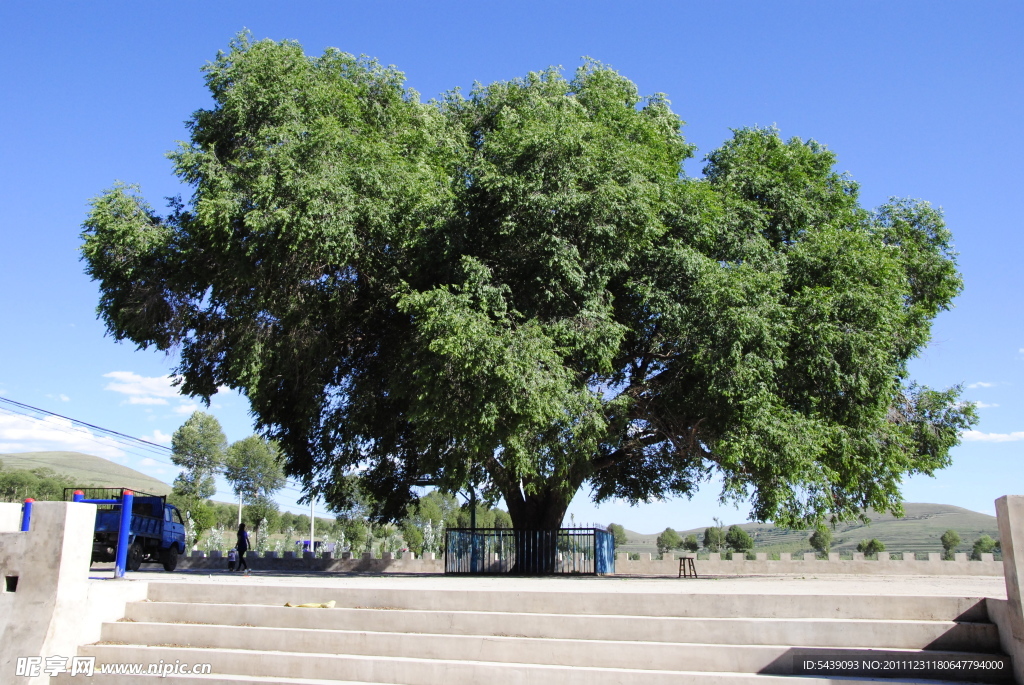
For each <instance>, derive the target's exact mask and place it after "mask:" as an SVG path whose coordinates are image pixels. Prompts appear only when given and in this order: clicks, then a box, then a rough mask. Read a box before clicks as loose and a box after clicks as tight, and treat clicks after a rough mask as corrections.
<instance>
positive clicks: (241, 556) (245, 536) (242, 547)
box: [235, 530, 249, 571]
mask: <svg viewBox="0 0 1024 685" xmlns="http://www.w3.org/2000/svg"><path fill="white" fill-rule="evenodd" d="M235 547H237V548H238V570H239V571H241V570H242V569H243V568H244V569H245V570H246V571H248V570H249V564H247V563H246V562H245V553H246V552H248V551H249V533H248V531H244V530H240V531H238V544H236V545H235Z"/></svg>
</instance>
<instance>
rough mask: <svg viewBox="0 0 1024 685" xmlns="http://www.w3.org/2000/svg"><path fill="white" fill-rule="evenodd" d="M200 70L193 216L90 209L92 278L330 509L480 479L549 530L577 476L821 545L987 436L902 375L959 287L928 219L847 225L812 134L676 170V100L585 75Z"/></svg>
mask: <svg viewBox="0 0 1024 685" xmlns="http://www.w3.org/2000/svg"><path fill="white" fill-rule="evenodd" d="M205 72H206V80H207V86H208V87H209V89H210V93H211V95H212V98H213V105H212V107H211V108H209V109H201V110H198V111H197V112H196V113H195V114H194V115H193V116H192V119H191V120H190V122H189V128H190V133H191V139H190V141H188V142H186V143H183V144H182V145H181V146H180V147H179V148H178V149H177V150H176V151H175V152H173V153H172V154H171V159H172V161H173V162H174V164H175V169H176V172H177V174H178V176H179V178H180V179H181V180H182V181H184V182H185V183H187V184H189V185H190V186H191V188H192V191H193V192H192V194H191V198H190V200H189V201H188V203H187V204H185V203H182V202H180V201H177V200H175V201H173V202H172V204H171V207H170V211H169V213H168V214H167V215H166V216H158V215H157V214H156V213H155V212H154V211H153V210H152V209H151V208H150V207H149V206H148V205H147V204H146V203H145V201H144V200H143V199H142V198H141V197H140V196H139V194H138V191H137V189H134V188H132V187H130V186H124V185H119V186H115V187H114V188H112V189H111V190H109V191H107V192H105V193H103V194H102V195H100V196H99V197H97V198H95V199H94V200H93V201H92V206H91V211H90V213H89V215H88V217H87V219H86V221H85V223H84V231H83V240H84V243H83V246H82V254H83V257H84V259H85V262H86V270H87V272H88V273H89V275H90V276H91V277H93V278H94V279H96V280H98V281H99V285H100V290H101V297H100V304H99V312H100V315H101V317H102V318H103V320H104V322H105V324H106V326H107V329H108V331H109V332H110V333H111V334H112V335H113V336H114V337H115V339H118V340H122V339H128V340H132V341H133V342H135V343H136V344H138V345H140V346H142V347H155V348H157V349H161V350H170V349H172V348H174V349H180V351H181V361H180V365H179V367H178V369H177V372H178V373H179V374H180V375H181V377H182V378H183V379H184V381H183V388H182V389H183V391H184V392H186V393H188V394H193V395H199V396H202V397H207V398H208V397H209V396H210V395H212V394H213V393H214V392H215V390H216V389H217V388H218V387H219V386H222V385H227V386H229V387H231V388H236V389H242V390H244V391H245V393H246V395H247V397H248V398H249V400H250V403H251V407H252V411H253V413H254V415H255V416H256V418H257V421H258V424H259V428H260V429H261V430H262V431H265V432H266V433H267V434H268V435H271V436H272V437H274V438H276V439H277V440H279V441H280V444H281V445H282V448H283V450H284V452H285V453H286V454H287V455H288V460H287V464H286V470H287V472H288V473H289V474H291V475H295V476H298V477H301V478H303V479H304V481H305V483H306V485H307V488H308V489H309V491H310V492H311V493H315V494H317V495H320V496H322V497H324V499H325V500H326V501H327V502H329V503H332V505H334V506H336V507H338V508H339V509H345V508H346V507H348V506H349V503H350V496H351V495H352V493H353V490H352V489H351V488H348V487H347V486H346V485H345V479H346V478H349V477H352V474H354V473H359V476H358V479H359V481H360V483H361V487H362V488H363V490H364V491H365V494H366V495H367V496H368V498H369V499H368V501H369V502H370V514H371V515H372V516H373V517H374V518H375V519H376V520H379V521H384V520H398V519H401V518H402V517H403V516H405V514H406V507H407V504H408V503H409V502H411V501H413V500H415V490H414V488H415V487H416V484H417V483H421V482H423V480H425V479H426V480H430V481H431V482H433V483H436V484H438V486H439V487H440V488H442V489H444V490H446V491H450V492H455V491H458V490H460V489H463V488H464V487H465V486H466V485H467V484H470V483H473V484H479V485H480V486H481V489H482V496H483V498H484V499H485V500H486V501H490V502H494V501H497V500H498V499H499V498H504V501H505V502H506V504H507V506H508V507H509V513H510V515H511V518H512V521H513V522H514V523H515V525H516V526H519V527H542V528H553V527H557V526H558V525H559V524H560V523H561V521H562V519H563V516H564V514H565V511H566V508H567V506H568V504H569V502H570V501H571V499H572V497H573V495H574V494H575V493H576V492H577V491H578V490H579V488H580V487H581V486H583V485H584V484H588V486H590V487H591V488H592V491H593V493H594V497H595V498H596V499H597V500H599V501H600V500H605V499H608V498H622V499H624V500H626V501H629V502H632V503H636V502H640V501H650V500H652V499H657V498H664V497H670V496H677V495H691V494H692V493H693V492H694V491H695V490H696V489H697V488H698V487H699V486H700V484H701V483H705V482H707V480H708V478H709V476H711V475H712V473H714V472H717V473H718V475H720V476H721V477H722V478H723V482H724V492H723V493H722V494H723V496H724V498H725V499H740V498H746V497H750V498H751V500H752V512H753V516H754V517H755V518H756V519H758V520H769V519H771V520H774V521H777V522H779V523H781V524H783V525H787V526H791V527H801V526H807V525H817V524H818V523H820V522H821V521H823V520H824V519H825V518H832V519H833V520H842V519H849V518H854V517H857V516H858V515H861V514H862V512H863V511H864V510H865V509H867V508H869V507H873V508H875V509H877V510H890V511H894V512H898V511H899V509H900V493H899V487H898V486H899V483H900V482H901V480H902V479H903V478H904V477H905V476H907V475H912V474H917V473H925V474H930V473H933V472H934V471H935V470H936V469H940V468H943V467H944V466H946V465H948V463H949V450H950V448H951V447H952V446H954V445H956V444H957V443H958V441H959V435H960V433H961V432H962V431H963V430H964V429H965V428H968V427H970V426H971V425H973V423H974V422H975V421H976V415H975V413H974V409H973V407H972V406H970V405H968V404H965V403H962V402H960V400H959V388H954V389H951V390H945V391H935V390H931V389H929V388H925V387H918V386H916V385H914V384H913V383H912V382H910V381H909V379H908V373H907V361H908V360H909V359H910V358H912V357H913V356H914V355H915V354H917V353H918V352H919V351H920V350H921V349H922V348H923V346H924V345H925V344H926V343H927V341H928V338H929V335H930V324H931V320H932V318H933V317H934V316H935V315H936V314H937V313H938V312H940V311H943V310H945V309H948V308H949V307H950V304H951V299H952V298H953V296H954V295H956V294H957V293H958V292H959V291H960V289H961V281H960V277H959V274H958V273H957V271H956V264H955V260H954V253H953V252H952V247H951V237H950V234H949V231H948V230H947V229H946V228H945V225H944V223H943V219H942V216H941V214H940V213H939V212H938V211H937V210H936V209H934V208H932V207H931V206H930V205H928V204H927V203H925V202H918V201H909V200H893V201H890V202H889V203H887V204H886V205H884V206H882V207H881V208H879V209H877V210H875V211H870V210H867V209H865V208H862V207H861V206H860V204H859V199H858V191H857V185H856V183H854V182H853V181H852V180H851V179H849V178H848V177H846V176H844V175H841V174H838V173H836V172H835V171H834V168H835V164H836V157H835V155H834V154H833V153H832V152H831V151H829V150H828V149H827V148H825V147H824V146H822V145H820V144H819V143H817V142H815V141H804V140H800V139H798V138H791V139H789V140H783V139H782V137H781V136H780V135H779V133H778V131H776V130H775V129H756V128H755V129H738V130H736V131H735V132H734V135H733V136H732V138H731V139H730V140H729V141H727V142H726V143H725V144H724V145H723V146H722V147H720V148H719V149H717V150H714V151H712V152H711V153H710V154H709V155H708V157H707V166H706V167H705V170H704V177H703V178H697V179H695V178H689V177H687V176H685V175H684V174H683V173H682V163H683V162H684V160H686V159H687V158H688V157H690V156H691V155H692V153H693V148H692V146H690V145H689V144H688V143H686V141H685V140H684V138H683V136H682V135H681V121H680V119H679V118H678V116H676V114H674V113H673V112H672V111H671V109H670V107H669V103H668V101H667V100H666V99H665V97H664V96H661V95H655V96H651V97H648V98H646V99H645V98H642V97H641V96H640V95H639V93H638V91H637V88H636V86H635V85H634V84H633V83H632V82H630V81H629V80H628V79H626V78H625V77H623V76H621V75H620V74H618V73H617V72H615V71H614V70H612V69H610V68H608V67H606V66H604V65H601V64H599V63H596V62H587V63H585V64H584V65H583V66H581V67H580V68H579V69H578V70H577V71H576V72H575V74H573V75H572V77H571V78H567V77H565V76H563V74H562V73H560V72H559V71H558V70H554V69H549V70H547V71H543V72H535V73H530V74H528V75H526V76H525V77H523V78H521V79H516V80H513V81H508V82H501V83H494V84H491V85H488V86H478V87H476V88H474V89H473V91H472V92H470V93H469V95H468V96H463V95H461V94H460V93H459V92H457V91H456V92H452V93H449V94H448V95H447V96H446V97H445V98H443V99H442V100H441V101H440V102H436V103H430V104H422V103H420V102H419V100H418V98H417V96H416V94H415V93H413V92H412V91H409V90H407V89H406V88H405V87H404V85H403V76H402V74H401V73H400V72H398V71H397V70H395V69H394V68H391V67H387V68H385V67H383V66H381V65H380V64H378V63H377V62H375V61H373V60H369V59H366V58H355V57H353V56H351V55H348V54H345V53H341V52H338V51H336V50H328V51H327V52H326V53H324V55H322V56H320V57H309V56H306V55H305V54H304V53H303V51H302V49H301V47H300V46H298V45H297V44H295V43H293V42H282V43H275V42H272V41H258V42H253V41H251V40H250V39H249V37H248V36H247V35H240V36H239V37H237V38H236V39H235V40H234V41H233V42H232V44H231V46H230V50H229V51H228V52H226V53H221V54H219V55H218V57H217V58H216V60H215V61H214V62H212V63H210V64H208V65H207V67H206V68H205ZM204 486H205V481H203V480H201V479H199V480H193V481H188V482H183V483H182V484H181V486H180V487H181V488H183V491H185V490H188V491H190V492H196V493H199V494H201V493H202V492H204V491H205V490H204ZM721 542H722V541H721V540H718V541H717V543H716V545H717V546H720V545H721Z"/></svg>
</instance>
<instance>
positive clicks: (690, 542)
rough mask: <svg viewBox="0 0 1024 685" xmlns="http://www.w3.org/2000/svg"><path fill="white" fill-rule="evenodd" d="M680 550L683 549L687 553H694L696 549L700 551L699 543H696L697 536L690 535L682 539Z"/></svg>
mask: <svg viewBox="0 0 1024 685" xmlns="http://www.w3.org/2000/svg"><path fill="white" fill-rule="evenodd" d="M682 548H683V549H685V550H686V551H687V552H696V551H697V550H698V549H700V543H699V542H697V536H696V535H692V534H691V535H687V536H686V538H684V539H683V546H682Z"/></svg>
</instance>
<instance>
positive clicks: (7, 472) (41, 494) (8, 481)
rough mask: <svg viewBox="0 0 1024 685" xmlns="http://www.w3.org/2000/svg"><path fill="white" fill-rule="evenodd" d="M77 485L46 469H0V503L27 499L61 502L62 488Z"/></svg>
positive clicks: (62, 497) (62, 496)
mask: <svg viewBox="0 0 1024 685" xmlns="http://www.w3.org/2000/svg"><path fill="white" fill-rule="evenodd" d="M76 485H78V483H75V482H74V481H72V480H71V479H70V478H68V477H66V476H62V475H59V474H57V473H54V472H53V471H52V470H50V469H47V468H37V469H30V470H25V469H2V468H0V501H3V502H24V501H25V500H26V499H28V498H30V497H31V498H32V499H35V500H40V501H61V500H63V499H64V488H71V487H75V486H76Z"/></svg>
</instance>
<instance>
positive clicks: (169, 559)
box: [160, 545, 178, 572]
mask: <svg viewBox="0 0 1024 685" xmlns="http://www.w3.org/2000/svg"><path fill="white" fill-rule="evenodd" d="M160 563H162V564H163V565H164V570H165V571H168V572H170V571H173V570H174V569H176V568H178V548H177V547H176V546H175V545H171V546H170V547H168V548H167V549H162V550H160Z"/></svg>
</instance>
